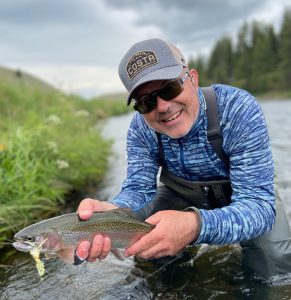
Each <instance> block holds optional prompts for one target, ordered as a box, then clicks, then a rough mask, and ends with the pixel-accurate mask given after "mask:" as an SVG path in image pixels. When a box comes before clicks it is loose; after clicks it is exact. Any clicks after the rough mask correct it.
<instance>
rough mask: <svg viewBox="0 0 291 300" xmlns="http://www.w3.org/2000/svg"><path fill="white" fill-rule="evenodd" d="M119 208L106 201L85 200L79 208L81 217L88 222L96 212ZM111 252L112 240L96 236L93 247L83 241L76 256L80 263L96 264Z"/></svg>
mask: <svg viewBox="0 0 291 300" xmlns="http://www.w3.org/2000/svg"><path fill="white" fill-rule="evenodd" d="M114 208H118V207H117V206H116V205H114V204H112V203H108V202H104V201H99V200H94V199H90V198H87V199H84V200H82V201H81V202H80V204H79V207H78V210H77V212H78V214H79V217H80V218H81V219H83V220H88V219H90V218H91V217H92V215H93V212H94V211H105V210H110V209H114ZM110 250H111V240H110V238H109V237H107V236H103V235H96V236H95V237H94V239H93V242H92V245H91V244H90V243H89V241H82V242H80V244H79V245H78V248H77V249H76V255H77V256H78V258H79V259H80V261H83V260H85V259H86V260H87V261H90V262H94V261H95V260H96V259H97V258H98V259H104V258H105V257H106V256H107V255H108V253H109V252H110Z"/></svg>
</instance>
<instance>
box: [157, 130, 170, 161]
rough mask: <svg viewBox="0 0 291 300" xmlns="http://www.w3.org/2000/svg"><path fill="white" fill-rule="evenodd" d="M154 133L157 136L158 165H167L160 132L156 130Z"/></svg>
mask: <svg viewBox="0 0 291 300" xmlns="http://www.w3.org/2000/svg"><path fill="white" fill-rule="evenodd" d="M156 135H157V137H158V145H159V157H158V162H159V165H160V166H163V167H167V164H166V160H165V153H164V147H163V143H162V138H161V134H160V133H159V132H156Z"/></svg>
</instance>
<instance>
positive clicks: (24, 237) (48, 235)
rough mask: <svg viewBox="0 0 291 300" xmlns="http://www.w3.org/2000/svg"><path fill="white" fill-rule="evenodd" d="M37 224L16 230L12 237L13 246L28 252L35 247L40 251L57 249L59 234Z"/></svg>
mask: <svg viewBox="0 0 291 300" xmlns="http://www.w3.org/2000/svg"><path fill="white" fill-rule="evenodd" d="M37 225H38V224H34V225H30V226H28V227H26V228H24V229H22V230H20V231H19V232H17V233H16V234H15V235H14V237H13V239H14V241H15V242H14V243H13V244H12V245H13V247H14V248H16V249H17V250H19V251H24V252H30V251H31V250H33V249H35V248H36V247H38V248H39V250H40V252H41V253H45V252H48V251H52V250H58V248H59V246H58V244H59V236H58V235H57V234H56V233H55V232H54V231H52V230H50V229H47V228H41V227H40V226H37Z"/></svg>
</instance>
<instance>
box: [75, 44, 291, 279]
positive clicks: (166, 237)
mask: <svg viewBox="0 0 291 300" xmlns="http://www.w3.org/2000/svg"><path fill="white" fill-rule="evenodd" d="M119 75H120V78H121V80H122V82H123V84H124V85H125V87H126V88H127V90H128V91H129V96H128V103H127V104H128V105H129V104H130V103H131V102H134V108H135V110H136V111H137V113H136V114H135V115H134V116H133V119H132V122H131V124H130V127H129V131H128V138H127V154H128V169H127V178H126V179H125V181H124V183H123V187H122V191H121V192H120V194H119V195H117V196H116V197H115V198H114V199H113V200H112V201H110V202H102V201H98V200H94V199H85V200H83V201H82V202H81V203H80V205H79V208H78V213H79V216H80V218H82V219H88V218H90V217H91V215H92V212H93V211H99V210H108V209H113V208H117V207H129V208H131V209H132V210H133V211H134V212H135V213H136V214H138V215H139V216H140V218H141V219H146V221H147V222H149V223H151V224H155V225H156V227H155V229H154V230H152V231H151V232H150V233H148V234H147V235H145V236H144V237H142V238H141V239H140V240H139V241H137V242H136V243H135V244H133V245H132V246H130V247H129V248H128V249H126V250H125V255H126V256H131V255H136V256H138V257H141V258H144V259H150V258H156V259H157V258H161V257H164V256H174V255H177V254H179V253H181V252H182V251H183V250H184V249H185V247H186V246H187V245H198V244H201V243H208V244H219V245H223V244H232V243H238V242H241V245H242V246H243V250H244V253H245V259H244V264H245V265H246V267H247V268H249V269H251V270H252V271H253V272H255V273H258V274H260V275H262V276H264V277H269V276H272V275H276V274H281V273H286V272H287V271H289V270H291V267H290V264H291V263H289V264H287V265H288V266H286V263H284V260H283V259H282V253H281V252H280V251H281V250H282V249H283V248H284V247H285V250H283V252H284V251H285V253H284V255H285V258H286V257H288V255H290V254H289V253H290V252H291V251H290V250H286V249H287V248H288V247H289V248H288V249H291V246H290V245H289V244H290V243H289V241H287V239H288V237H290V230H289V228H288V227H286V226H287V225H286V224H287V222H286V220H285V215H284V211H283V210H282V209H281V205H280V204H277V206H278V207H277V209H279V213H278V215H280V220H279V221H280V222H279V221H278V220H277V222H276V226H275V228H274V229H273V230H272V231H271V232H269V233H267V234H264V233H265V232H268V231H270V230H271V228H272V226H273V224H274V222H275V196H274V184H273V176H274V170H273V160H272V154H271V148H270V141H269V136H268V132H267V128H266V124H265V120H264V117H263V114H262V111H261V108H260V107H259V105H258V103H257V102H256V100H255V99H254V97H253V96H252V95H251V94H249V93H248V92H246V91H244V90H241V89H238V88H235V87H231V86H226V85H219V84H217V85H213V86H212V88H213V90H214V93H215V98H216V99H215V105H214V106H213V105H212V108H214V111H213V112H212V113H209V109H210V105H209V104H208V102H207V101H206V100H208V97H207V99H205V96H204V94H203V93H202V90H201V88H199V87H198V74H197V72H196V71H195V70H194V69H189V68H188V66H187V63H186V60H185V58H184V57H183V55H182V54H181V52H180V51H179V50H178V49H177V48H176V47H175V46H173V45H171V44H169V43H167V42H165V41H163V40H160V39H150V40H145V41H142V42H140V43H137V44H135V45H133V46H132V47H131V48H130V49H129V51H128V52H127V53H126V54H125V56H124V57H123V59H122V61H121V63H120V66H119ZM208 114H209V115H208ZM215 115H217V120H218V121H217V122H218V124H219V127H220V128H219V131H220V132H221V137H220V134H219V133H218V134H216V140H217V141H218V145H220V146H218V147H217V146H215V145H214V143H213V142H212V141H211V131H212V128H209V124H210V123H211V122H212V119H213V118H214V119H215ZM216 132H217V128H216ZM214 139H215V137H214ZM215 148H216V149H215ZM160 166H161V167H162V172H161V177H160V178H161V181H162V183H164V184H163V185H158V184H157V175H158V172H159V167H160ZM282 220H283V221H282ZM277 224H278V225H277ZM282 224H283V225H282ZM278 232H281V233H280V236H278V235H277V234H278ZM274 236H275V237H274ZM278 240H280V245H279V246H278V243H277V241H278ZM274 241H275V242H274ZM286 247H287V248H286ZM110 248H111V241H110V239H109V238H108V237H106V236H101V235H97V236H96V237H95V238H94V241H93V243H92V245H90V243H89V242H88V241H82V242H81V243H80V245H79V246H78V249H77V251H76V254H77V257H79V258H80V259H81V260H82V259H87V261H95V260H96V259H97V258H98V259H104V258H105V257H106V256H107V255H108V253H109V251H110ZM278 249H279V250H278ZM286 255H287V256H286ZM257 258H260V260H258V259H257ZM289 258H290V256H289ZM289 261H291V260H290V259H289ZM262 262H263V265H261V263H262Z"/></svg>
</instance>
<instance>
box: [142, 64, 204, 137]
mask: <svg viewBox="0 0 291 300" xmlns="http://www.w3.org/2000/svg"><path fill="white" fill-rule="evenodd" d="M189 75H190V76H191V77H192V80H193V81H191V79H190V77H189V76H188V77H187V79H186V80H185V82H184V90H183V91H182V92H181V94H179V95H178V96H176V97H175V98H173V99H171V100H168V101H165V100H163V99H162V98H161V97H159V96H158V97H157V107H156V108H155V109H154V110H152V111H150V112H148V113H145V114H143V116H144V118H145V121H146V122H147V124H148V125H149V126H150V127H151V128H152V129H154V130H155V131H157V132H159V133H162V134H165V135H167V136H169V137H171V138H180V137H183V136H185V135H186V134H187V133H188V132H189V131H190V129H191V127H192V126H193V124H194V122H195V120H196V118H197V114H198V109H199V101H198V98H197V97H198V95H197V86H198V75H197V73H196V71H195V70H194V69H191V70H190V71H189ZM181 77H182V75H181ZM164 84H165V81H152V82H149V83H148V84H145V85H144V86H142V87H141V88H140V89H139V90H138V92H137V97H140V96H143V95H146V94H149V93H151V92H152V91H156V90H158V89H160V88H161V87H162V86H164Z"/></svg>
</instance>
